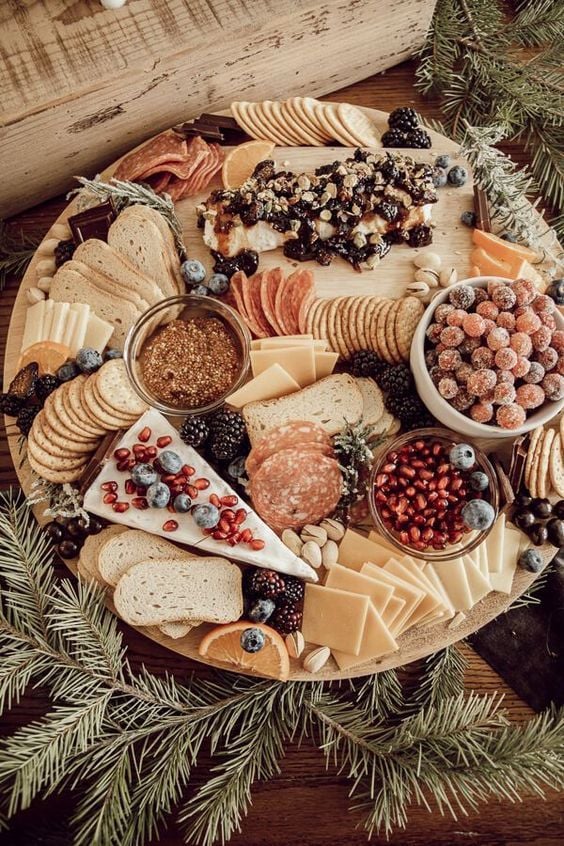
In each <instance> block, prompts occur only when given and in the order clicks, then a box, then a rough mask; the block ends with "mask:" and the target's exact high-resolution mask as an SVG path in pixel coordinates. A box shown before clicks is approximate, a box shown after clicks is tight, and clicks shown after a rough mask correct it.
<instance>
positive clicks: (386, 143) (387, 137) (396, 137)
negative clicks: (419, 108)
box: [382, 129, 407, 147]
mask: <svg viewBox="0 0 564 846" xmlns="http://www.w3.org/2000/svg"><path fill="white" fill-rule="evenodd" d="M406 140H407V135H406V133H405V132H400V130H399V129H388V131H387V132H384V134H383V135H382V146H383V147H407V143H406Z"/></svg>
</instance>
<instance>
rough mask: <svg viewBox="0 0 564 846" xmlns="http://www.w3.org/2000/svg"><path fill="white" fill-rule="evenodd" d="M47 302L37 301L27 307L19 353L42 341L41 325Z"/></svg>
mask: <svg viewBox="0 0 564 846" xmlns="http://www.w3.org/2000/svg"><path fill="white" fill-rule="evenodd" d="M47 302H48V301H47V300H39V302H38V303H35V305H32V306H29V308H28V310H27V311H26V314H25V326H24V330H23V335H22V345H21V349H20V352H23V351H24V350H27V348H28V347H31V345H32V344H37V343H39V341H42V340H43V323H44V320H45V308H46V305H47Z"/></svg>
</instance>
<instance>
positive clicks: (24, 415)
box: [16, 405, 41, 438]
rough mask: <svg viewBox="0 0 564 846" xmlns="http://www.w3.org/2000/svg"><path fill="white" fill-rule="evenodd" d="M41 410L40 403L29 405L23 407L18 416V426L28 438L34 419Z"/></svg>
mask: <svg viewBox="0 0 564 846" xmlns="http://www.w3.org/2000/svg"><path fill="white" fill-rule="evenodd" d="M40 411H41V406H40V405H28V406H26V408H22V409H21V411H20V412H19V414H18V416H17V417H16V426H17V427H18V429H19V430H20V432H21V433H22V435H24V437H26V438H27V436H28V435H29V432H30V429H31V427H32V425H33V421H34V420H35V418H36V417H37V415H38V414H39V412H40Z"/></svg>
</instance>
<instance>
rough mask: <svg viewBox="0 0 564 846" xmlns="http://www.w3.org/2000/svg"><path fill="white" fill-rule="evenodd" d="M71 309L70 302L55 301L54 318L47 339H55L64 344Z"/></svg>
mask: <svg viewBox="0 0 564 846" xmlns="http://www.w3.org/2000/svg"><path fill="white" fill-rule="evenodd" d="M69 309H70V303H59V302H57V303H55V305H54V308H53V320H52V321H51V331H50V332H49V336H48V338H47V339H46V340H49V341H53V342H54V343H56V344H62V342H63V336H64V334H65V326H66V322H67V315H68V313H69Z"/></svg>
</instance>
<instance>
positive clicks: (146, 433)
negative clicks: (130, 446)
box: [137, 426, 151, 444]
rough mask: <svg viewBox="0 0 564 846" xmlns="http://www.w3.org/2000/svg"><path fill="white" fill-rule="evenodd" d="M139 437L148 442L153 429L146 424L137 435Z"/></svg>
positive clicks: (143, 441)
mask: <svg viewBox="0 0 564 846" xmlns="http://www.w3.org/2000/svg"><path fill="white" fill-rule="evenodd" d="M137 437H138V438H139V440H140V441H141V442H142V443H144V444H146V443H147V441H148V440H149V438H150V437H151V430H150V429H149V427H148V426H144V427H143V428H142V429H141V431H140V432H139V434H138V435H137Z"/></svg>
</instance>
